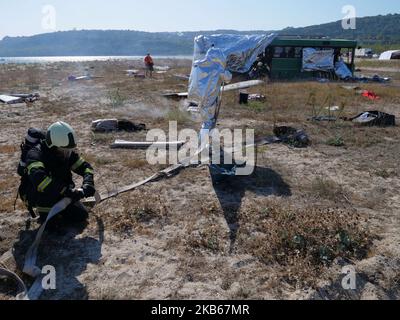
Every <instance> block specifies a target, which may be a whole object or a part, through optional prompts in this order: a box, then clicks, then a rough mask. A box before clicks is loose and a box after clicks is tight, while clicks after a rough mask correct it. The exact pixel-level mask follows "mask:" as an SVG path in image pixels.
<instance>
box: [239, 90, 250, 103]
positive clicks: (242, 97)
mask: <svg viewBox="0 0 400 320" xmlns="http://www.w3.org/2000/svg"><path fill="white" fill-rule="evenodd" d="M248 103H249V94H248V93H247V92H240V93H239V104H248Z"/></svg>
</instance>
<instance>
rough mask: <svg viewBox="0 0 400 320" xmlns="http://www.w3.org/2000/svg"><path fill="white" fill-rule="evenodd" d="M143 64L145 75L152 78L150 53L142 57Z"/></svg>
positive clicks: (152, 63)
mask: <svg viewBox="0 0 400 320" xmlns="http://www.w3.org/2000/svg"><path fill="white" fill-rule="evenodd" d="M144 65H145V67H146V73H145V75H146V77H148V76H149V75H150V78H153V71H154V62H153V58H152V57H151V55H150V53H148V54H147V56H146V57H145V58H144Z"/></svg>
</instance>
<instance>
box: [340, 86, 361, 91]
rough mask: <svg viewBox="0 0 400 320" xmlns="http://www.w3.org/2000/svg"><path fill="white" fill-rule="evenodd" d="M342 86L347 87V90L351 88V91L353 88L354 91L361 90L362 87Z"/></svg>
mask: <svg viewBox="0 0 400 320" xmlns="http://www.w3.org/2000/svg"><path fill="white" fill-rule="evenodd" d="M341 88H342V89H345V90H349V91H351V90H353V91H358V90H361V88H360V87H358V86H341Z"/></svg>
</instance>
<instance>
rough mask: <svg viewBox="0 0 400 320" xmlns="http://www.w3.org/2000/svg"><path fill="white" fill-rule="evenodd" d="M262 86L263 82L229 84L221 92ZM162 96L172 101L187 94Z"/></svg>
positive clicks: (251, 81)
mask: <svg viewBox="0 0 400 320" xmlns="http://www.w3.org/2000/svg"><path fill="white" fill-rule="evenodd" d="M262 84H264V81H263V80H249V81H242V82H238V83H233V84H229V85H226V86H223V87H222V88H221V91H222V92H226V91H233V90H241V89H247V88H251V87H255V86H259V85H262ZM163 96H164V97H166V98H172V99H186V98H187V97H188V92H181V93H166V94H163Z"/></svg>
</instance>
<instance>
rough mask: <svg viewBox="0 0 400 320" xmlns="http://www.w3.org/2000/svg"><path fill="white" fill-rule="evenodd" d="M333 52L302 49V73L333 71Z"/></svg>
mask: <svg viewBox="0 0 400 320" xmlns="http://www.w3.org/2000/svg"><path fill="white" fill-rule="evenodd" d="M334 55H335V51H334V50H333V49H331V50H318V49H314V48H304V49H303V68H302V70H303V71H331V70H334Z"/></svg>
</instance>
